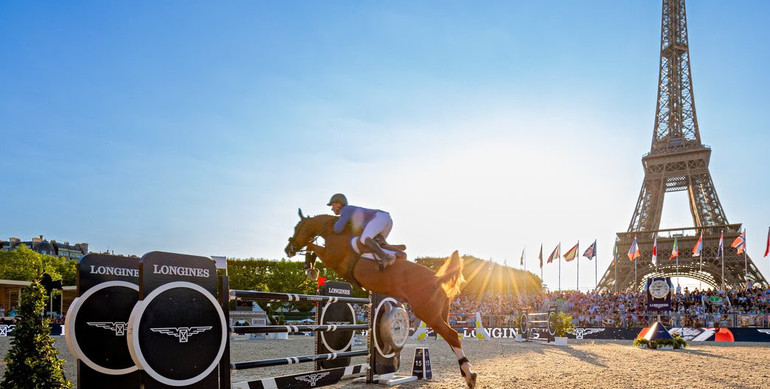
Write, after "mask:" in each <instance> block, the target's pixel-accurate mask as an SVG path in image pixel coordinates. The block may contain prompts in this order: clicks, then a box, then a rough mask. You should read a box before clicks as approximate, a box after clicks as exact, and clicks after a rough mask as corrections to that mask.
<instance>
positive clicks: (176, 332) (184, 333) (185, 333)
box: [150, 326, 212, 343]
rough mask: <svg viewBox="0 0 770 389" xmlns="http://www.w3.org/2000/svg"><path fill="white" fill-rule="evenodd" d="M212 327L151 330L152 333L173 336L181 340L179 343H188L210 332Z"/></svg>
mask: <svg viewBox="0 0 770 389" xmlns="http://www.w3.org/2000/svg"><path fill="white" fill-rule="evenodd" d="M211 328H212V327H211V326H198V327H160V328H150V330H151V331H152V332H158V333H161V334H164V335H171V336H174V337H176V338H178V339H179V343H187V341H188V340H190V337H191V336H193V335H198V334H200V333H202V332H206V331H208V330H210V329H211Z"/></svg>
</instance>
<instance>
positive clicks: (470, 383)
mask: <svg viewBox="0 0 770 389" xmlns="http://www.w3.org/2000/svg"><path fill="white" fill-rule="evenodd" d="M476 376H477V374H476V373H471V378H470V379H468V389H474V388H475V387H476Z"/></svg>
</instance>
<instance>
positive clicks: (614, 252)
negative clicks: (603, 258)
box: [610, 239, 618, 265]
mask: <svg viewBox="0 0 770 389" xmlns="http://www.w3.org/2000/svg"><path fill="white" fill-rule="evenodd" d="M617 259H618V240H617V239H615V247H613V248H612V263H611V264H610V265H614V264H615V261H616V260H617Z"/></svg>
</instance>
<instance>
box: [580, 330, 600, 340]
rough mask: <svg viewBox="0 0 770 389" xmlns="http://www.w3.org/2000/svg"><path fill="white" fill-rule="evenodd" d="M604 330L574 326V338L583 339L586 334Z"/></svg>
mask: <svg viewBox="0 0 770 389" xmlns="http://www.w3.org/2000/svg"><path fill="white" fill-rule="evenodd" d="M602 331H604V328H575V339H583V337H584V336H586V335H591V334H595V333H597V332H602Z"/></svg>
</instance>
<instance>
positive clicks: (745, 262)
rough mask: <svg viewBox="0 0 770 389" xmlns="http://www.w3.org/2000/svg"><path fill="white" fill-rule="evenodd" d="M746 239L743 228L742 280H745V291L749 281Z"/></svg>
mask: <svg viewBox="0 0 770 389" xmlns="http://www.w3.org/2000/svg"><path fill="white" fill-rule="evenodd" d="M747 239H748V237H747V236H746V229H745V228H744V229H743V269H744V274H743V278H745V279H746V286H747V288H746V289H748V281H749V260H748V259H747V258H746V247H748V246H746V240H747Z"/></svg>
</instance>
